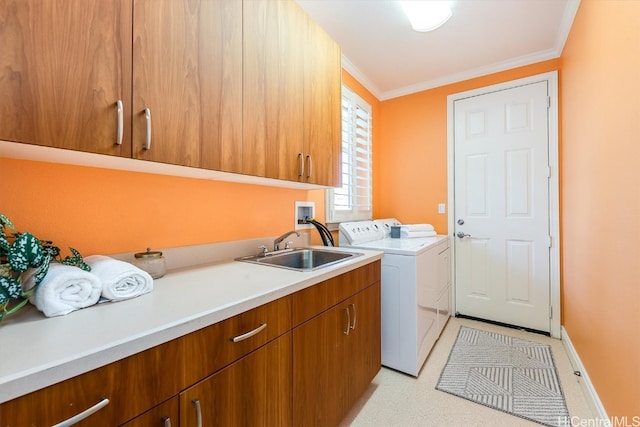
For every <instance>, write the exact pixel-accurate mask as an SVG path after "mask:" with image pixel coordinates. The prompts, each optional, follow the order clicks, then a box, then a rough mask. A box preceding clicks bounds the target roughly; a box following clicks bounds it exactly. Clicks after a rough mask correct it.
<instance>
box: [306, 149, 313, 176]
mask: <svg viewBox="0 0 640 427" xmlns="http://www.w3.org/2000/svg"><path fill="white" fill-rule="evenodd" d="M307 162H308V164H309V173H307V178H311V174H312V173H313V163H312V162H313V160H312V159H311V155H310V154H308V155H307Z"/></svg>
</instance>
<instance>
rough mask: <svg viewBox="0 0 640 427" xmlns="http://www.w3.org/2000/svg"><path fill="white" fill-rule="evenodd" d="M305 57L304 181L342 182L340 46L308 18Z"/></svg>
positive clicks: (327, 183)
mask: <svg viewBox="0 0 640 427" xmlns="http://www.w3.org/2000/svg"><path fill="white" fill-rule="evenodd" d="M307 37H308V39H307V43H306V48H305V59H304V153H305V162H306V163H305V171H304V177H303V180H304V182H309V183H313V184H320V185H330V186H334V187H338V186H340V183H341V175H340V174H341V163H342V135H341V124H342V116H341V114H342V113H341V105H342V104H341V103H342V87H341V86H342V74H341V73H342V62H341V53H340V46H338V44H337V43H336V42H335V41H333V40H332V39H331V37H329V36H328V35H327V33H325V32H324V30H322V28H320V26H318V25H317V24H316V23H315V22H313V21H311V20H310V19H309V24H308V31H307Z"/></svg>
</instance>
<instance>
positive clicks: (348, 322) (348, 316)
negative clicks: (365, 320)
mask: <svg viewBox="0 0 640 427" xmlns="http://www.w3.org/2000/svg"><path fill="white" fill-rule="evenodd" d="M344 311H345V312H346V313H347V329H345V330H344V334H345V335H349V330H350V329H351V314H350V313H349V307H345V308H344Z"/></svg>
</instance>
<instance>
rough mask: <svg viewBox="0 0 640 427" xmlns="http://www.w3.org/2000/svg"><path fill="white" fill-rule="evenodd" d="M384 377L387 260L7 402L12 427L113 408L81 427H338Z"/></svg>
mask: <svg viewBox="0 0 640 427" xmlns="http://www.w3.org/2000/svg"><path fill="white" fill-rule="evenodd" d="M379 370H380V262H379V261H376V262H373V263H371V264H368V265H365V266H363V267H360V268H358V269H355V270H352V271H349V272H347V273H345V274H342V275H340V276H336V277H334V278H331V279H328V280H326V281H324V282H321V283H318V284H316V285H314V286H311V287H308V288H305V289H303V290H301V291H298V292H296V293H294V294H293V295H291V296H287V297H284V298H280V299H278V300H275V301H272V302H269V303H267V304H264V305H262V306H259V307H256V308H254V309H252V310H249V311H247V312H244V313H241V314H238V315H236V316H233V317H231V318H229V319H226V320H223V321H221V322H218V323H216V324H213V325H210V326H207V327H205V328H202V329H200V330H198V331H195V332H192V333H190V334H188V335H185V336H183V337H180V338H177V339H175V340H172V341H169V342H167V343H164V344H161V345H158V346H156V347H153V348H151V349H148V350H145V351H143V352H140V353H137V354H134V355H132V356H129V357H127V358H124V359H122V360H119V361H116V362H113V363H111V364H109V365H106V366H103V367H101V368H98V369H95V370H93V371H90V372H87V373H85V374H82V375H79V376H77V377H74V378H70V379H68V380H65V381H62V382H59V383H57V384H54V385H51V386H49V387H46V388H44V389H41V390H37V391H35V392H33V393H30V394H27V395H24V396H21V397H18V398H16V399H13V400H11V401H9V402H5V403H2V404H0V427H32V426H36V427H40V426H52V425H55V424H57V423H60V422H62V421H65V420H68V419H69V418H71V417H74V416H75V415H77V414H79V413H81V412H83V411H85V410H86V409H88V408H91V407H92V406H94V405H96V404H98V403H99V402H101V401H103V399H105V398H107V399H109V404H107V405H106V406H104V407H102V408H101V409H99V410H97V411H96V412H95V413H93V414H91V415H89V416H88V417H87V418H86V419H84V420H82V421H80V422H78V423H77V424H74V426H78V427H82V426H124V427H167V426H171V427H176V426H178V425H181V426H183V427H192V426H194V427H195V426H204V427H212V426H251V427H254V426H265V427H271V426H278V427H286V426H291V425H295V426H297V427H298V426H300V427H302V426H313V425H318V426H335V425H338V424H339V423H340V421H341V420H342V419H343V418H344V416H345V415H346V414H347V412H348V411H349V410H350V409H351V407H352V406H353V404H354V403H355V402H356V400H357V399H358V398H359V397H360V396H361V395H362V393H363V392H364V391H365V389H366V388H367V387H368V385H369V384H370V382H371V380H372V379H373V377H374V376H375V375H376V373H377V372H378V371H379ZM196 402H197V404H196ZM198 407H199V412H198ZM198 418H200V423H199V422H198V421H199V420H198Z"/></svg>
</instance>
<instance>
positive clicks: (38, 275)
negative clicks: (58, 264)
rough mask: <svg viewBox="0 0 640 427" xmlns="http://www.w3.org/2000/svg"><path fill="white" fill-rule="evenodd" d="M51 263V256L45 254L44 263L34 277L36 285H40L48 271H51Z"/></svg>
mask: <svg viewBox="0 0 640 427" xmlns="http://www.w3.org/2000/svg"><path fill="white" fill-rule="evenodd" d="M50 263H51V257H49V256H45V257H44V261H42V264H41V265H40V267H39V268H38V272H37V273H36V275H35V276H34V277H33V279H34V280H35V282H36V286H38V285H39V284H40V282H42V279H44V277H45V276H46V275H47V273H48V272H49V264H50Z"/></svg>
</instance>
